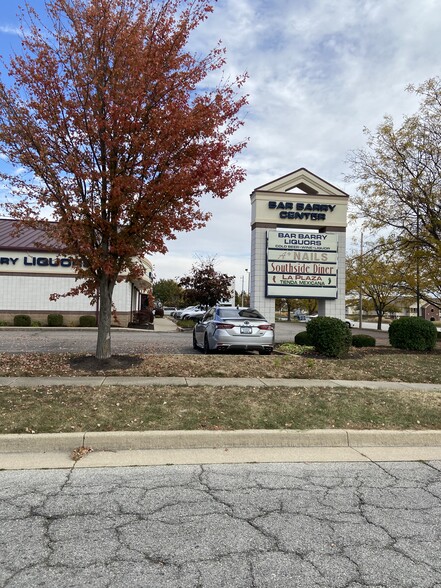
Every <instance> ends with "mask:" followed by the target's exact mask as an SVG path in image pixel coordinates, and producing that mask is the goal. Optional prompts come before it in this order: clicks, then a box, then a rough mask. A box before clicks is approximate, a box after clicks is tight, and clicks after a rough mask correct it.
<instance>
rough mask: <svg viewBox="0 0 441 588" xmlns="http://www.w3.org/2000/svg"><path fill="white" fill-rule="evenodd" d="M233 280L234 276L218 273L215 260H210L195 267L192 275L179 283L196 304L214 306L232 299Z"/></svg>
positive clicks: (201, 261) (192, 269)
mask: <svg viewBox="0 0 441 588" xmlns="http://www.w3.org/2000/svg"><path fill="white" fill-rule="evenodd" d="M233 280H234V276H228V275H227V274H223V273H220V272H217V271H216V270H215V269H214V260H213V259H208V260H205V261H204V260H200V261H199V263H197V264H195V265H193V266H192V268H191V272H190V275H188V276H185V277H183V278H181V280H180V281H179V283H180V285H181V286H182V287H183V288H185V290H186V293H187V298H190V299H192V301H193V303H194V304H200V305H202V306H214V305H215V304H217V303H218V302H223V301H228V300H230V299H231V292H232V290H231V287H232V284H233Z"/></svg>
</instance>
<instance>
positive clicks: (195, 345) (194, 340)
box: [193, 332, 199, 349]
mask: <svg viewBox="0 0 441 588" xmlns="http://www.w3.org/2000/svg"><path fill="white" fill-rule="evenodd" d="M193 349H199V346H198V343H197V341H196V335H195V334H194V332H193Z"/></svg>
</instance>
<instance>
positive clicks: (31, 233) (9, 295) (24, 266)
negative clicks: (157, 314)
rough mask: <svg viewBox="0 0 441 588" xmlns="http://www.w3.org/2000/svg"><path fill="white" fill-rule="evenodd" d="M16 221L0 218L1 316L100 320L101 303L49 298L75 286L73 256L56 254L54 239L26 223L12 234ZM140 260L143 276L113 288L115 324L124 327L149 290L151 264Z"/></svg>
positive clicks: (79, 298) (71, 322)
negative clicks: (25, 315) (90, 317)
mask: <svg viewBox="0 0 441 588" xmlns="http://www.w3.org/2000/svg"><path fill="white" fill-rule="evenodd" d="M16 223H17V221H14V220H12V219H0V320H4V321H8V322H12V320H13V317H14V316H15V315H17V314H27V315H30V316H31V318H32V320H35V321H40V322H41V324H42V325H45V324H46V321H47V315H48V314H62V315H63V317H64V324H66V325H76V324H78V320H79V317H80V316H83V315H94V316H96V317H97V318H98V311H99V307H98V305H99V302H98V303H97V304H96V305H94V306H91V305H90V299H89V298H87V297H86V296H84V295H83V294H79V295H78V296H68V297H65V298H59V299H58V300H57V301H51V300H49V297H50V295H51V294H54V293H57V294H64V293H66V292H68V291H69V290H70V289H71V288H72V287H74V286H75V285H76V283H75V282H76V274H75V272H74V269H73V267H72V265H73V260H72V258H70V257H69V256H66V255H60V254H59V249H60V248H59V247H58V248H57V243H56V242H54V241H51V240H50V239H49V238H48V236H47V235H46V234H45V233H44V231H42V230H37V229H32V228H29V227H26V228H23V229H20V233H18V234H16V235H15V234H14V230H15V228H16ZM142 263H143V265H144V267H145V273H144V275H143V276H142V277H141V278H138V279H137V280H134V281H130V280H123V281H121V282H120V283H118V284H116V286H115V289H114V294H113V302H114V304H115V307H116V316H117V319H118V320H117V321H116V322H115V323H114V324H117V325H120V326H127V324H128V323H129V322H130V321H131V319H132V316H133V313H135V312H137V311H138V310H140V309H141V307H142V304H143V303H144V301H145V299H146V297H147V294H148V292H149V291H150V290H151V284H152V265H151V263H150V262H149V261H148V260H146V259H143V260H142Z"/></svg>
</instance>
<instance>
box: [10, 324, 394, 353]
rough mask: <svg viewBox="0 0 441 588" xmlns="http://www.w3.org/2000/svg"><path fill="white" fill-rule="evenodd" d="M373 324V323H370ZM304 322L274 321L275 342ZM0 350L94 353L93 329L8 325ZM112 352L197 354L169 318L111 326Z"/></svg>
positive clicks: (383, 340)
mask: <svg viewBox="0 0 441 588" xmlns="http://www.w3.org/2000/svg"><path fill="white" fill-rule="evenodd" d="M373 326H374V325H373ZM305 328H306V325H305V324H299V323H287V322H278V323H276V343H284V342H289V341H294V337H295V335H296V333H298V332H300V331H303V330H305ZM352 331H353V333H368V334H370V335H372V336H374V337H375V338H376V340H377V345H387V344H388V335H387V332H385V331H377V330H375V329H362V330H360V329H352ZM0 333H1V336H0V352H1V353H95V347H96V338H97V332H96V329H79V328H78V329H77V328H55V327H54V328H9V327H3V328H1V329H0ZM112 353H114V354H127V353H142V354H152V355H158V354H164V353H178V354H198V353H200V351H195V350H194V349H193V345H192V334H191V331H184V332H183V331H178V330H177V329H176V326H175V324H174V323H173V322H172V321H170V320H168V319H160V320H159V321H157V330H153V331H146V330H140V329H119V328H115V329H113V330H112Z"/></svg>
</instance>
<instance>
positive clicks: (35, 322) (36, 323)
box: [31, 321, 41, 327]
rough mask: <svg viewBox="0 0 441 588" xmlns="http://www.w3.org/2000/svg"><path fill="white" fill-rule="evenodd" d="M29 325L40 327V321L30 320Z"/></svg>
mask: <svg viewBox="0 0 441 588" xmlns="http://www.w3.org/2000/svg"><path fill="white" fill-rule="evenodd" d="M31 327H41V322H40V321H32V324H31Z"/></svg>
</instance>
